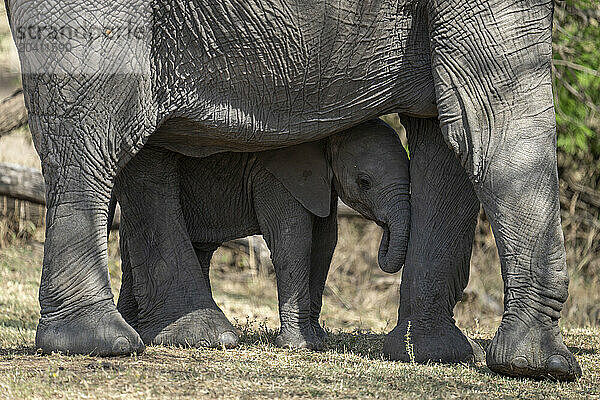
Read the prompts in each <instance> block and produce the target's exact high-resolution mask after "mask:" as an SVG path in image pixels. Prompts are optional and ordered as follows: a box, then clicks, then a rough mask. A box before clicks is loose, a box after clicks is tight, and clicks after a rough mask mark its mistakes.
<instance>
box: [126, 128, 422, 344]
mask: <svg viewBox="0 0 600 400" xmlns="http://www.w3.org/2000/svg"><path fill="white" fill-rule="evenodd" d="M326 154H327V157H326ZM148 165H153V166H154V168H153V170H152V171H149V170H148V168H147V166H148ZM332 172H333V174H332ZM282 175H285V177H284V178H283V179H282V180H279V179H278V178H277V177H276V176H282ZM286 177H288V178H290V179H289V180H286V179H285V178H286ZM408 179H409V172H408V157H407V155H406V152H405V150H404V148H403V147H402V143H401V142H400V140H399V139H398V136H397V135H396V133H395V132H394V130H393V129H392V128H390V127H389V126H387V125H385V124H384V123H383V122H382V121H379V120H374V121H370V122H366V123H363V124H361V125H359V126H357V127H355V128H353V129H350V130H348V131H344V132H342V133H339V134H336V135H333V136H330V137H329V138H328V139H327V140H325V143H307V144H301V145H297V146H292V147H288V148H284V149H280V150H273V151H268V152H262V153H221V154H216V155H213V156H210V157H207V158H202V159H198V158H190V157H186V156H180V155H177V154H176V153H172V152H169V151H165V150H162V149H159V148H151V147H147V148H145V149H143V150H142V151H140V152H139V153H138V154H137V155H136V156H135V157H134V158H133V160H131V161H130V162H129V163H128V164H127V166H126V167H125V168H124V169H123V170H122V171H121V173H120V174H119V176H118V177H117V181H116V184H115V193H116V195H117V197H118V199H119V202H120V204H121V210H122V225H121V249H122V251H121V257H122V260H123V263H122V266H123V281H122V285H121V292H120V295H119V302H118V304H117V309H118V310H119V312H120V313H121V315H123V317H124V318H125V321H127V322H128V323H129V324H130V325H131V326H133V327H134V328H135V329H136V331H137V332H138V333H139V334H140V336H141V337H142V340H143V341H144V342H145V343H160V344H170V345H183V346H186V345H205V346H219V347H220V346H226V347H231V346H235V345H236V344H237V342H238V338H237V335H236V333H235V329H234V328H233V326H232V325H231V324H230V323H229V321H228V320H227V319H226V318H225V316H224V315H223V313H222V312H221V310H220V309H219V308H218V307H217V306H216V305H215V302H214V300H213V299H212V297H211V296H205V297H202V296H197V295H195V294H192V295H190V293H189V292H191V291H194V290H196V291H197V292H199V293H201V294H206V293H207V292H208V294H209V295H210V280H209V267H210V260H211V257H212V254H213V252H214V250H216V248H217V247H218V246H219V245H221V244H222V243H223V242H225V241H227V240H232V239H236V238H239V237H244V236H247V235H252V234H263V235H264V238H265V240H266V242H267V244H268V246H269V248H270V249H271V257H272V260H273V265H274V267H275V272H276V275H277V291H278V295H279V314H280V321H281V330H280V334H279V336H278V337H277V339H276V344H277V345H278V346H281V347H289V348H310V349H320V348H321V347H322V344H323V340H324V339H325V337H326V334H325V331H324V330H323V329H322V328H321V326H320V325H319V315H320V312H321V304H322V295H323V289H324V287H325V279H326V278H327V272H328V270H329V265H330V263H331V257H332V255H333V251H334V249H335V245H336V242H337V220H336V209H337V198H338V197H337V193H339V194H340V196H341V198H342V200H344V202H346V203H347V204H350V205H352V206H353V207H354V208H355V209H356V210H357V211H359V212H361V213H362V214H363V215H364V216H365V217H367V218H369V219H372V220H374V221H376V222H377V223H378V224H379V225H381V226H382V227H383V228H384V231H385V233H384V236H383V238H382V242H381V250H380V254H379V260H380V265H381V267H382V268H383V269H384V270H386V271H388V272H396V271H398V270H400V268H401V267H402V266H403V264H404V259H405V256H406V248H407V245H408V232H409V231H408V230H409V227H410V203H409V186H410V185H409V180H408ZM290 185H292V186H290ZM167 186H168V187H169V189H168V190H169V193H170V194H172V196H171V195H168V196H165V191H166V187H167ZM332 186H333V190H332ZM288 187H289V188H290V189H291V190H290V189H288ZM177 197H178V198H177ZM319 197H320V198H319ZM165 199H166V201H165ZM169 200H173V201H169ZM157 206H158V208H156V207H157ZM307 207H308V208H307ZM309 209H314V210H315V212H316V213H317V214H319V215H316V214H315V213H313V212H311V211H309ZM182 227H183V228H185V230H187V232H186V233H187V234H186V235H184V234H183V232H182V231H181V228H182ZM149 232H153V235H148V233H149ZM173 247H177V248H176V249H175V250H174V249H173ZM192 249H193V250H194V251H195V252H196V255H197V258H198V259H197V261H196V260H193V259H191V260H189V261H191V262H187V263H186V264H185V265H182V264H178V263H177V261H179V260H178V259H177V258H174V257H173V258H172V257H170V256H168V254H172V253H174V252H184V251H187V252H189V253H191V252H192ZM195 261H196V262H195ZM207 288H208V289H207ZM190 299H191V300H194V299H195V300H196V301H198V300H202V301H201V302H199V303H198V302H196V303H195V302H193V301H190ZM190 315H194V318H191V317H190ZM201 322H204V325H200V323H201ZM190 324H191V325H190ZM214 324H218V325H219V327H220V329H219V330H216V331H215V330H214V329H212V326H214Z"/></svg>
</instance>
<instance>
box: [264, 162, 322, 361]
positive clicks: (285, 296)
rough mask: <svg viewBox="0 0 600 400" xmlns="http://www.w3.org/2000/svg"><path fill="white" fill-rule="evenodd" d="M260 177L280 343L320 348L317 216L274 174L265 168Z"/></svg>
mask: <svg viewBox="0 0 600 400" xmlns="http://www.w3.org/2000/svg"><path fill="white" fill-rule="evenodd" d="M260 180H261V185H260V187H258V188H256V187H255V204H256V208H257V214H258V219H259V224H260V228H261V231H262V233H263V235H264V238H265V241H266V242H267V244H268V245H269V248H270V249H271V258H272V260H273V265H274V267H275V273H276V275H277V294H278V298H279V318H280V322H281V331H280V333H279V335H278V336H277V339H276V344H277V345H278V346H279V347H289V348H308V349H313V350H318V349H320V348H321V347H322V340H321V339H319V338H318V337H317V335H315V332H314V330H313V328H312V326H311V321H310V311H311V298H310V293H309V275H310V261H311V245H312V231H313V221H312V219H313V216H312V214H310V213H309V212H308V211H307V210H306V209H305V208H304V207H303V206H302V205H301V204H300V203H299V202H298V201H296V200H295V199H294V198H293V197H292V195H291V194H289V193H288V192H287V190H286V189H285V187H284V186H283V185H282V184H281V183H279V182H278V181H277V180H275V178H274V177H273V176H272V175H270V174H269V173H267V172H265V176H264V177H261V179H260ZM257 186H258V185H257Z"/></svg>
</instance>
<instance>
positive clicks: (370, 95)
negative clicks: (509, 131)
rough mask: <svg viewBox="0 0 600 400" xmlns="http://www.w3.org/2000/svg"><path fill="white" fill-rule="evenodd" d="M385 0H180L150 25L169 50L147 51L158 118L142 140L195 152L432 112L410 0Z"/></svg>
mask: <svg viewBox="0 0 600 400" xmlns="http://www.w3.org/2000/svg"><path fill="white" fill-rule="evenodd" d="M288 2H289V3H290V4H286V3H288ZM292 3H293V4H292ZM330 3H331V4H330ZM346 3H347V4H346ZM391 3H392V2H387V1H378V0H371V1H365V2H356V1H345V0H342V1H338V0H336V1H335V2H330V1H327V0H326V1H323V2H295V1H294V2H291V0H279V1H274V0H247V1H244V2H237V1H236V2H232V1H229V0H224V1H218V2H217V1H211V0H194V1H190V2H185V3H183V2H181V4H180V3H179V2H177V4H178V6H177V7H178V8H177V9H174V10H173V14H170V15H171V18H172V15H178V13H180V14H181V18H179V19H173V20H172V19H167V20H165V21H164V23H162V24H160V25H159V26H160V28H158V30H157V31H156V32H155V33H154V40H155V43H157V44H160V46H161V49H171V51H164V52H159V53H158V55H157V56H156V59H155V61H156V72H157V73H156V77H157V79H156V83H155V87H156V99H157V100H158V104H159V105H160V106H159V107H160V108H159V120H160V121H163V122H162V124H161V125H160V126H159V128H158V130H157V132H156V133H155V134H154V135H153V137H152V138H151V140H152V141H153V142H154V143H156V144H160V145H162V146H164V147H167V148H170V149H172V150H175V151H178V152H180V153H183V154H188V155H200V156H202V155H206V154H205V153H212V152H218V151H226V150H232V151H259V150H265V149H270V148H275V147H282V146H288V145H293V144H297V143H301V142H305V141H311V140H317V139H320V138H323V137H326V136H328V135H330V134H333V133H335V132H337V131H340V130H343V129H347V128H349V127H351V126H353V125H356V124H358V123H360V122H362V121H364V120H367V119H370V118H373V117H376V116H379V115H382V114H385V113H388V112H402V113H408V114H411V115H420V116H434V115H436V113H437V110H436V107H435V101H434V99H435V93H434V88H433V82H432V75H431V66H430V51H429V48H428V38H427V32H426V29H425V28H426V27H425V25H424V24H423V23H422V22H421V21H419V20H418V19H417V17H416V15H419V12H418V5H414V6H413V5H405V7H404V9H403V7H401V6H400V5H398V4H395V2H394V4H395V5H394V6H393V7H392V5H391ZM407 3H408V1H407ZM388 8H389V9H388ZM400 10H402V12H400ZM191 16H193V18H190V17H191ZM186 18H187V19H186ZM184 19H185V22H186V23H185V24H184V25H183V26H182V24H181V21H182V20H184ZM175 31H177V32H178V34H177V35H173V34H172V33H173V32H175Z"/></svg>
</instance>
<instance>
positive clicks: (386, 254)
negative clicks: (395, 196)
mask: <svg viewBox="0 0 600 400" xmlns="http://www.w3.org/2000/svg"><path fill="white" fill-rule="evenodd" d="M409 236H410V202H409V201H408V200H403V201H402V204H401V208H400V211H399V212H398V214H397V215H394V217H393V218H391V219H390V220H389V221H388V222H387V223H386V224H384V225H383V237H382V238H381V244H380V245H379V257H378V260H379V267H380V268H381V269H382V270H383V271H384V272H387V273H394V272H398V271H400V270H401V269H402V267H403V266H404V261H405V260H406V252H407V249H408V239H409Z"/></svg>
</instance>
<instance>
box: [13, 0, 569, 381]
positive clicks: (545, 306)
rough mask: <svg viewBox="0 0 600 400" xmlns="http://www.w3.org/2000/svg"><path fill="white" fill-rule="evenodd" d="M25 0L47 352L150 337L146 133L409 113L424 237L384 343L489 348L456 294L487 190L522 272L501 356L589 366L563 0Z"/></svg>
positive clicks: (189, 136)
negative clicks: (41, 187) (560, 110)
mask: <svg viewBox="0 0 600 400" xmlns="http://www.w3.org/2000/svg"><path fill="white" fill-rule="evenodd" d="M6 2H7V10H8V13H9V20H10V24H11V28H12V31H13V36H14V38H15V42H16V44H17V47H18V48H19V56H20V60H21V65H22V70H23V86H24V90H25V98H26V103H27V106H28V109H29V118H30V128H31V131H32V133H33V137H34V142H35V145H36V148H37V150H38V152H39V154H40V157H41V160H42V165H43V172H44V178H45V180H46V184H47V203H48V214H47V229H46V235H47V236H46V238H47V239H46V246H45V253H44V265H43V273H42V281H41V287H40V304H41V318H40V323H39V326H38V330H37V336H36V343H37V346H38V347H40V348H42V349H43V350H44V351H47V352H48V351H53V350H63V351H69V352H72V353H96V354H103V355H113V354H127V353H132V352H135V351H141V350H142V349H143V345H142V342H141V340H140V338H139V336H138V335H137V333H136V332H135V331H134V330H133V329H132V328H131V327H130V326H128V325H127V324H126V323H125V321H124V320H123V319H122V317H121V316H120V315H119V313H118V312H117V310H116V308H115V305H114V303H113V299H112V294H111V290H110V285H109V280H108V274H107V259H106V229H105V226H106V220H107V210H108V203H109V198H110V193H111V189H112V185H113V181H114V178H115V176H116V175H117V173H118V172H119V170H120V169H121V168H122V167H123V165H125V164H126V163H127V162H128V160H130V158H131V157H132V156H133V155H134V154H136V153H137V152H138V151H139V150H140V149H141V148H142V147H143V146H144V145H145V144H146V143H152V144H153V145H154V146H161V147H163V148H165V149H168V150H171V151H176V152H180V153H183V154H187V155H192V156H205V155H208V154H212V153H215V152H219V151H225V150H232V151H258V150H264V149H270V148H275V147H281V146H288V145H293V144H297V143H301V142H306V141H311V140H318V139H320V138H323V137H326V136H328V135H331V134H333V133H335V132H338V131H341V130H343V129H346V128H348V127H351V126H354V125H356V124H358V123H359V122H361V121H365V120H367V119H370V118H372V117H375V116H378V115H381V114H384V113H388V112H398V113H400V114H401V115H402V116H403V122H404V124H405V125H406V126H407V129H408V132H409V137H410V139H409V140H410V144H411V155H412V159H411V179H412V182H413V184H414V190H413V193H412V196H413V199H414V200H413V204H414V207H413V209H412V217H411V219H412V225H411V232H412V233H413V234H412V236H411V239H410V243H409V248H408V255H407V262H406V270H405V272H404V279H403V281H402V288H401V291H402V300H401V306H400V310H399V322H398V326H397V327H396V328H395V329H394V330H393V331H392V332H391V333H390V334H389V335H388V337H387V341H386V346H385V352H386V353H387V354H388V355H389V356H391V357H392V358H397V359H406V358H407V356H406V353H405V346H404V343H403V340H402V338H403V335H404V333H405V331H406V328H407V326H408V324H409V322H410V324H411V338H412V342H413V344H414V349H415V357H416V359H417V360H418V361H425V360H428V359H432V360H441V361H447V362H455V361H462V360H465V359H467V358H469V357H471V355H472V349H471V347H470V346H469V344H468V341H467V339H466V337H465V336H464V335H463V334H462V333H461V332H460V331H459V330H458V329H457V328H456V326H455V324H454V320H453V318H452V311H453V306H454V304H455V303H456V302H457V300H458V299H460V296H461V293H462V291H463V289H464V287H465V285H466V284H467V278H468V274H469V257H470V250H471V242H472V237H473V231H474V226H475V219H476V214H477V210H478V207H479V201H480V202H481V204H482V205H483V207H484V209H485V211H486V213H487V215H488V216H489V218H490V220H491V223H492V228H493V230H494V234H495V237H496V241H497V245H498V249H499V253H500V259H501V265H502V275H503V278H504V283H505V307H504V315H503V319H502V323H501V325H500V327H499V329H498V332H497V333H496V336H495V337H494V339H493V341H492V342H491V344H490V346H489V347H488V353H487V363H488V365H489V366H490V368H492V369H493V370H495V371H499V372H501V373H505V374H510V375H519V376H547V375H550V376H553V377H555V378H558V379H574V378H575V377H576V376H577V375H579V374H580V369H579V367H578V365H577V362H576V360H575V358H574V357H573V356H572V354H571V353H570V352H569V350H568V349H567V348H566V346H565V345H564V343H563V340H562V338H561V336H560V331H559V328H558V318H559V315H560V311H561V308H562V305H563V302H564V301H565V300H566V298H567V286H568V277H567V272H566V265H565V264H566V263H565V250H564V244H563V236H562V231H561V227H560V217H559V201H558V178H557V168H556V152H555V118H554V108H553V103H552V100H553V98H552V88H551V76H550V63H551V50H552V47H551V23H552V11H553V5H552V1H551V0H478V1H467V0H454V1H450V0H420V1H419V0H399V1H395V2H389V1H383V0H366V1H351V0H341V1H330V0H325V1H319V2H315V1H308V0H299V1H289V0H244V1H241V2H240V1H231V0H224V1H223V0H219V1H214V0H192V1H187V2H183V1H178V0H172V1H169V0H153V1H142V0H132V1H107V0H100V1H98V0H95V1H91V0H62V1H59V0H52V1H47V0H45V1H41V0H6ZM436 116H437V119H434V118H435V117H436ZM442 139H443V140H442ZM456 156H458V157H456ZM149 167H150V168H152V167H153V166H149ZM186 257H187V255H186ZM190 293H191V292H190Z"/></svg>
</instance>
